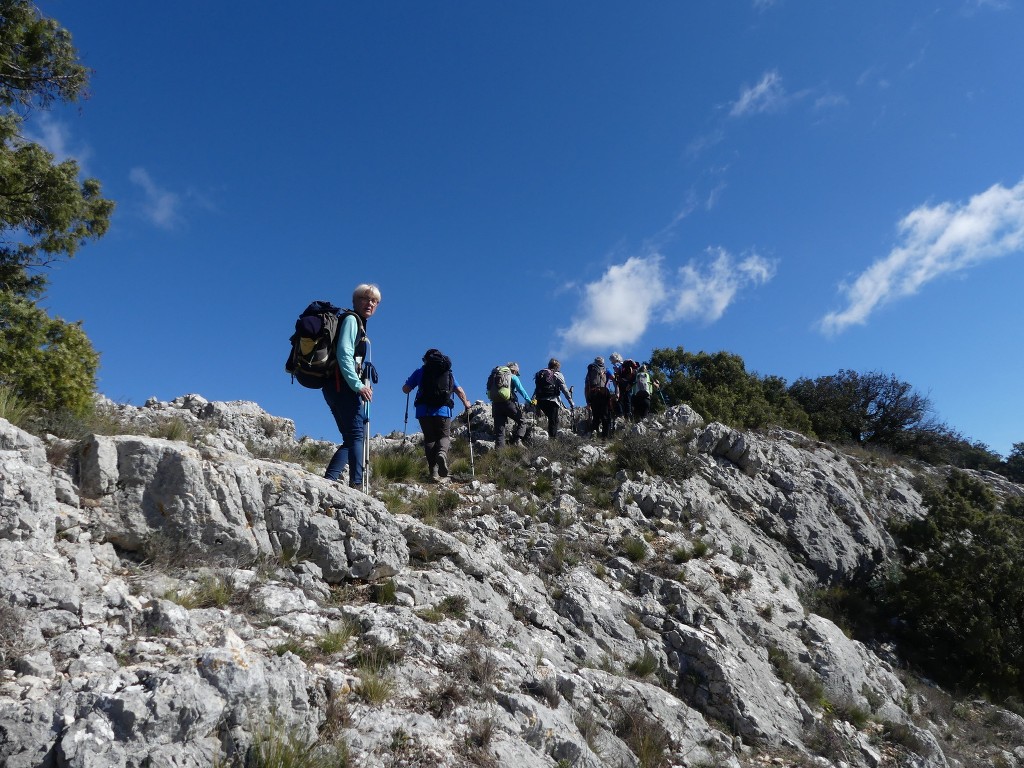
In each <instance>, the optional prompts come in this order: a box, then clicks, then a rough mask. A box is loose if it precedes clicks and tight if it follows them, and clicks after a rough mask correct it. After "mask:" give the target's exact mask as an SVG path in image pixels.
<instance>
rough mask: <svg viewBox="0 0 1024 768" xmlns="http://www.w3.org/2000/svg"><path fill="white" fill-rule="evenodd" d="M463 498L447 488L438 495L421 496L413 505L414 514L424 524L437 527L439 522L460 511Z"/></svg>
mask: <svg viewBox="0 0 1024 768" xmlns="http://www.w3.org/2000/svg"><path fill="white" fill-rule="evenodd" d="M461 501H462V497H461V496H459V494H458V491H454V490H452V489H451V488H445V489H444V490H442V491H438V492H436V493H430V494H427V495H426V496H421V497H420V498H418V499H416V501H414V502H413V503H412V510H411V511H412V513H413V514H414V515H416V516H417V517H419V519H420V520H422V521H423V522H424V523H426V524H427V525H430V526H436V525H437V523H438V521H439V520H440V519H442V518H444V517H448V516H449V514H450V513H451V512H454V511H455V510H456V509H458V506H459V504H460V502H461Z"/></svg>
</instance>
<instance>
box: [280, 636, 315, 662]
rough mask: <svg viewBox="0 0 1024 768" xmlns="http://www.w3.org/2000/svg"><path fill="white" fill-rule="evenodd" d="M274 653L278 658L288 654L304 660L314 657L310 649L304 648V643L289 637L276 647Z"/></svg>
mask: <svg viewBox="0 0 1024 768" xmlns="http://www.w3.org/2000/svg"><path fill="white" fill-rule="evenodd" d="M274 653H275V654H276V655H278V656H284V655H285V654H286V653H291V654H293V655H295V656H298V657H299V658H300V659H303V660H305V659H309V658H311V657H312V653H311V652H310V650H309V648H307V647H306V646H304V645H303V644H302V641H301V640H299V639H298V638H295V637H289V638H288V639H287V640H285V641H284V642H281V643H278V644H277V645H275V646H274Z"/></svg>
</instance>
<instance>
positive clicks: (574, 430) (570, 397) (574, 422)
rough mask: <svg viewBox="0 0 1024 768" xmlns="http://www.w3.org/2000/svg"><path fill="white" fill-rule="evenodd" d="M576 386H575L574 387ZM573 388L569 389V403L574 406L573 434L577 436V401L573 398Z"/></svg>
mask: <svg viewBox="0 0 1024 768" xmlns="http://www.w3.org/2000/svg"><path fill="white" fill-rule="evenodd" d="M573 386H575V385H573ZM572 390H573V388H572V387H569V402H570V403H571V404H572V406H571V408H570V410H571V412H572V433H573V434H574V435H575V434H576V399H575V398H574V397H573V396H572Z"/></svg>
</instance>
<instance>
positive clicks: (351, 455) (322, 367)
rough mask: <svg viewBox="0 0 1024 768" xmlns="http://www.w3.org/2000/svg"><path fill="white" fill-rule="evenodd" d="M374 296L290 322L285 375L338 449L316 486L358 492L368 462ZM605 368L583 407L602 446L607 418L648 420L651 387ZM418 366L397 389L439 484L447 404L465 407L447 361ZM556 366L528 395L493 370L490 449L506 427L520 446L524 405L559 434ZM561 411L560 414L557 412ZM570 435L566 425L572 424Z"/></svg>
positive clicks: (511, 371) (372, 291)
mask: <svg viewBox="0 0 1024 768" xmlns="http://www.w3.org/2000/svg"><path fill="white" fill-rule="evenodd" d="M380 300H381V293H380V289H379V288H378V287H377V286H376V285H372V284H368V283H364V284H361V285H358V286H356V288H355V290H354V291H353V293H352V309H347V310H339V309H338V308H337V307H334V306H333V305H331V304H328V303H326V302H314V303H313V304H311V305H310V306H309V307H308V308H307V309H306V311H305V312H303V314H302V315H300V317H299V320H298V321H297V322H296V332H295V334H294V335H293V336H292V339H291V341H292V344H293V349H292V351H291V353H290V355H289V359H288V362H287V363H286V365H285V369H286V370H287V371H288V372H289V373H291V374H292V376H293V377H294V378H296V379H297V380H298V381H299V382H300V383H302V384H303V385H304V386H307V387H312V388H318V389H321V391H322V392H323V397H324V400H325V401H326V402H327V406H328V407H329V408H330V410H331V414H332V415H333V416H334V420H335V423H336V424H337V426H338V431H339V432H340V433H341V437H342V444H341V446H340V447H339V448H338V449H337V451H335V453H334V455H333V457H332V458H331V460H330V462H329V463H328V465H327V470H326V472H325V477H327V478H328V479H330V480H340V479H341V476H342V473H343V471H344V469H345V467H348V483H349V485H350V486H351V487H353V488H360V489H362V490H365V489H366V486H365V482H364V481H365V476H364V468H365V465H366V462H367V455H366V447H367V442H366V437H367V436H366V435H365V434H364V432H365V424H366V421H367V418H366V416H365V413H366V409H367V408H368V407H369V403H370V402H371V401H372V400H373V384H375V383H376V381H377V377H376V371H375V370H374V368H373V365H372V363H371V362H370V359H369V339H368V337H367V335H366V323H367V321H368V320H369V319H370V318H371V317H372V316H373V314H374V312H376V310H377V307H378V305H379V304H380ZM609 360H610V362H611V364H612V368H611V369H610V370H609V369H608V368H607V367H606V366H605V360H604V358H603V357H596V358H594V361H593V362H592V363H590V365H588V366H587V374H586V383H585V398H586V403H587V405H588V406H589V408H590V414H591V416H590V428H591V432H592V433H593V434H595V435H597V436H600V437H601V438H607V437H608V435H609V433H610V431H611V428H612V424H613V423H614V420H615V418H616V417H622V418H624V419H626V420H632V421H637V422H639V421H642V420H643V419H644V418H645V417H646V416H647V414H648V412H649V411H650V407H651V396H652V394H653V393H654V392H655V391H656V390H657V389H658V382H657V380H656V379H655V378H654V377H653V376H652V375H651V373H650V371H648V370H647V367H646V366H645V365H642V364H638V363H636V362H635V361H633V360H629V359H625V360H624V359H623V357H622V355H620V354H618V353H614V354H612V355H611V356H610V357H609ZM422 363H423V364H422V365H421V366H419V367H418V368H417V369H416V370H414V371H413V372H412V373H411V374H410V375H409V377H408V378H407V379H406V380H405V383H404V384H403V385H402V391H403V392H404V393H405V394H406V398H407V400H406V418H407V419H408V397H409V395H410V394H411V393H412V391H413V390H416V396H415V399H414V404H415V407H416V411H415V415H416V419H417V420H418V421H419V423H420V428H421V430H422V433H423V450H424V453H425V454H426V459H427V466H428V469H429V472H430V478H431V479H432V480H433V481H435V482H444V481H445V480H446V479H447V477H448V471H449V466H448V449H449V446H450V444H451V432H450V430H451V420H452V417H453V415H454V412H453V409H454V407H455V398H456V397H457V398H458V399H459V400H460V401H461V402H462V405H463V407H464V408H466V409H467V410H468V409H469V407H470V405H471V403H470V401H469V398H467V397H466V392H465V390H464V389H463V388H462V387H461V386H460V385H459V383H458V381H457V380H456V378H455V374H454V372H453V371H452V364H451V360H450V358H448V357H447V356H446V355H444V354H443V353H442V352H441V351H440V350H438V349H433V348H432V349H428V350H427V351H426V353H425V354H424V355H423V360H422ZM561 369H562V366H561V363H560V362H559V361H558V360H557V359H556V358H551V359H550V360H548V364H547V366H546V367H545V368H542V369H541V370H539V371H537V373H536V374H535V376H534V391H533V393H532V394H530V393H528V392H527V390H526V387H525V386H524V385H523V381H522V379H521V378H520V369H519V364H518V363H516V362H514V361H513V362H509V363H507V364H504V365H498V366H495V368H494V369H493V370H492V371H491V373H490V375H489V376H488V378H487V396H488V399H489V400H490V401H491V414H492V416H493V418H494V433H495V447H496V448H502V447H504V446H505V444H506V430H507V429H508V427H509V423H510V422H511V433H510V435H509V436H508V439H507V442H508V443H509V444H511V445H515V444H517V443H520V442H526V440H527V439H528V435H529V430H530V424H529V423H528V422H527V420H526V406H527V405H528V404H529V405H532V406H533V407H534V408H535V409H536V410H537V411H538V412H539V413H542V414H544V416H545V417H546V419H547V433H548V436H549V437H550V438H555V437H556V436H557V435H558V428H559V421H560V416H561V411H563V410H569V411H570V413H572V414H573V415H574V416H575V412H576V403H575V402H574V400H573V388H572V387H569V386H567V385H566V382H565V376H564V375H563V374H562V370H561ZM562 397H564V398H565V399H566V401H567V402H568V404H569V405H568V409H566V407H565V406H564V405H563V404H562ZM573 425H574V427H575V420H574V423H573Z"/></svg>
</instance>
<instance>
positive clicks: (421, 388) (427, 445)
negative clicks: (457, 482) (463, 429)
mask: <svg viewBox="0 0 1024 768" xmlns="http://www.w3.org/2000/svg"><path fill="white" fill-rule="evenodd" d="M413 389H415V390H416V399H415V401H414V402H415V404H416V418H417V419H418V420H419V422H420V429H421V430H422V431H423V451H424V453H425V454H426V456H427V467H428V469H429V471H430V479H431V480H433V481H435V482H439V481H442V480H444V479H445V478H446V477H448V448H449V447H450V446H451V442H452V438H451V422H452V415H453V414H452V409H453V408H454V407H455V398H454V397H453V395H457V396H458V398H459V400H461V401H462V405H463V407H464V408H466V410H469V399H468V398H467V397H466V393H465V392H464V391H463V389H462V387H460V386H459V383H458V382H457V381H456V380H455V374H453V373H452V364H451V360H449V359H448V357H447V356H446V355H443V354H442V353H441V351H440V350H437V349H428V350H427V352H426V354H424V355H423V365H421V366H420V367H419V368H417V369H416V370H415V371H413V372H412V374H411V375H410V376H409V378H408V379H406V380H405V384H403V385H402V391H403V392H405V393H406V394H409V393H410V392H412V390H413Z"/></svg>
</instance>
